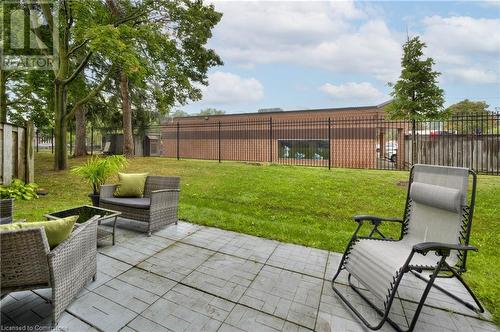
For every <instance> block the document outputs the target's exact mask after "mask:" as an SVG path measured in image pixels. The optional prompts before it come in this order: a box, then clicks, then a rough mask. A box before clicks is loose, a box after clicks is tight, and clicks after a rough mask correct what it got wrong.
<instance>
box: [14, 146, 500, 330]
mask: <svg viewBox="0 0 500 332" xmlns="http://www.w3.org/2000/svg"><path fill="white" fill-rule="evenodd" d="M81 161H82V159H71V160H70V165H76V164H78V163H80V162H81ZM35 165H36V182H37V183H38V184H39V185H40V186H41V187H43V188H45V189H47V190H48V195H46V196H44V197H41V198H40V199H38V200H35V201H30V202H16V215H15V217H16V218H28V219H30V220H33V219H40V218H42V215H43V214H44V213H47V212H51V211H56V210H60V209H63V208H67V207H71V206H75V205H78V204H83V203H88V202H89V200H88V198H87V196H86V195H87V193H88V192H89V188H87V186H86V184H85V183H83V182H82V181H81V180H80V179H79V178H77V177H76V176H73V175H71V174H70V173H69V172H68V171H64V172H54V171H52V170H51V168H52V159H51V155H50V154H48V153H40V154H38V155H37V158H36V161H35ZM127 171H128V172H136V171H141V172H144V171H147V172H149V173H150V174H165V175H179V176H181V177H182V191H181V198H180V211H179V213H180V218H181V219H183V220H187V221H190V222H193V223H197V224H203V225H209V226H215V227H220V228H224V229H229V230H233V231H237V232H242V233H247V234H252V235H257V236H262V237H266V238H271V239H276V240H280V241H284V242H292V243H298V244H303V245H306V246H311V247H316V248H322V249H327V250H333V251H343V250H344V248H345V246H346V244H347V241H348V239H349V237H350V235H351V234H352V232H353V230H354V228H355V224H354V222H352V221H351V217H352V216H353V215H355V214H377V215H382V216H401V215H402V213H403V205H404V199H405V197H406V187H405V186H404V184H403V185H401V183H400V182H401V181H406V180H407V177H408V173H407V172H398V171H375V170H353V169H332V170H328V169H325V168H307V167H290V166H276V165H263V166H258V165H250V164H245V163H236V162H223V163H222V164H219V163H217V162H211V161H195V160H189V161H187V160H182V161H177V160H172V159H164V158H137V159H134V160H132V161H131V163H130V165H129V166H128V168H127ZM499 203H500V177H494V176H480V177H479V186H478V192H477V204H476V213H475V218H474V224H473V227H472V238H471V243H472V244H473V245H475V246H477V247H479V253H472V254H471V255H470V259H469V261H468V267H469V272H468V273H466V275H465V276H466V278H467V280H468V282H469V283H470V285H471V286H472V287H473V289H474V290H475V291H476V293H477V294H478V295H479V297H480V298H481V300H482V301H483V303H484V304H485V305H486V306H487V307H488V309H489V310H490V311H492V312H493V313H494V316H495V321H496V322H497V323H498V322H500V309H498V306H499V305H500V283H499V282H498V280H500V273H499V271H500V259H499V257H500V250H499V248H500V236H499V235H498V233H497V232H498V229H499V228H500V207H499V206H500V204H499ZM388 232H389V234H397V231H396V230H395V229H389V230H388Z"/></svg>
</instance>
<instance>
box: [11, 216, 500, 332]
mask: <svg viewBox="0 0 500 332" xmlns="http://www.w3.org/2000/svg"><path fill="white" fill-rule="evenodd" d="M120 223H121V224H122V225H123V226H127V225H126V224H127V223H126V221H124V220H121V222H120ZM339 260H340V254H338V253H333V252H328V251H324V250H319V249H312V248H307V247H303V246H298V245H293V244H285V243H280V242H277V241H272V240H266V239H261V238H258V237H253V236H249V235H244V234H239V233H234V232H228V231H223V230H220V229H216V228H209V227H202V226H197V225H193V224H189V223H185V222H179V225H177V226H175V225H172V226H169V227H168V228H166V229H164V230H161V231H159V232H157V233H155V234H154V235H153V236H152V237H150V238H148V237H146V236H145V235H144V234H141V233H137V232H134V231H132V230H130V229H125V228H120V229H118V230H117V244H116V245H115V246H111V245H109V244H108V243H106V242H103V243H101V244H100V247H99V254H98V275H97V280H96V281H95V282H93V283H90V284H89V285H88V286H87V288H86V289H85V290H84V291H83V292H82V293H81V294H80V295H79V296H78V298H77V299H76V300H75V301H74V302H73V304H72V305H70V307H69V308H68V309H67V311H66V312H65V313H64V315H63V317H62V319H61V321H60V323H59V325H58V326H57V330H59V331H61V330H64V331H96V330H98V331H99V330H100V331H158V332H161V331H308V330H316V331H363V330H365V329H364V328H363V326H362V325H361V324H360V323H359V322H358V320H357V319H356V318H355V317H354V316H353V315H352V314H351V313H350V311H349V310H348V309H347V308H346V307H345V306H344V305H343V304H342V303H341V302H339V300H338V299H337V297H336V296H335V295H334V293H333V291H332V289H331V286H330V279H331V277H332V276H333V273H334V271H335V270H336V268H337V265H338V262H339ZM345 280H346V279H345V276H344V278H341V280H340V282H345ZM443 282H445V283H443ZM440 283H441V285H446V287H447V288H449V289H457V291H458V292H460V291H462V290H461V288H457V285H456V284H454V283H450V281H449V280H442V281H440ZM339 287H341V288H343V289H344V290H345V293H346V295H347V296H349V297H351V298H352V299H353V301H355V303H357V305H358V306H359V307H360V308H362V310H363V311H364V312H366V314H367V315H369V316H370V317H372V318H374V319H375V318H376V317H377V316H376V314H375V313H374V312H373V310H372V309H370V308H369V307H367V306H366V305H365V304H364V303H363V302H362V300H361V299H359V298H358V297H356V295H355V294H353V292H352V291H350V290H349V288H348V287H346V286H343V285H340V286H339ZM422 287H423V283H422V282H421V281H418V280H417V279H411V278H408V279H406V280H404V287H403V289H402V290H401V291H400V292H399V298H398V299H397V301H395V304H394V306H393V309H392V311H391V317H392V318H393V319H394V320H396V321H398V322H401V323H402V324H406V323H407V321H409V320H410V319H411V317H412V313H413V311H414V309H415V307H416V304H415V299H416V296H418V294H419V292H420V291H421V290H422ZM466 296H467V295H465V294H464V297H466ZM49 297H50V289H45V290H40V291H35V292H30V291H26V292H18V293H12V294H10V295H9V296H7V297H6V298H4V299H3V300H2V302H1V319H2V320H1V324H2V326H1V327H2V330H7V329H8V330H11V331H13V330H16V327H17V330H19V327H24V326H28V327H31V328H32V329H31V330H36V329H38V330H40V327H47V326H48V323H49V315H50V310H51V307H50V305H49V304H48V303H47V301H46V299H47V298H49ZM490 318H491V316H490V315H489V314H485V315H482V316H481V317H479V316H477V315H476V314H474V313H473V312H472V311H470V310H468V309H467V308H465V307H462V306H461V305H460V304H458V303H456V302H455V301H453V300H452V299H450V298H448V297H446V296H444V295H443V294H441V293H440V292H438V291H435V290H433V291H432V293H431V295H430V296H429V299H428V305H427V306H426V307H425V308H424V310H423V312H422V313H421V315H420V320H419V323H418V324H417V327H416V330H417V331H476V332H477V331H498V329H497V327H496V326H495V325H494V324H493V323H491V322H489V321H488V320H490ZM25 330H30V329H29V328H28V329H25ZM382 331H394V330H393V328H392V327H391V326H390V325H388V324H385V325H384V326H383V328H382Z"/></svg>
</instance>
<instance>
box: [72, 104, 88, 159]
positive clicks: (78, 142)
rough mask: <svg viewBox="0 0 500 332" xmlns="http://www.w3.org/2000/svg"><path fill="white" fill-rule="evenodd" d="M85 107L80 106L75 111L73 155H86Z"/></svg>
mask: <svg viewBox="0 0 500 332" xmlns="http://www.w3.org/2000/svg"><path fill="white" fill-rule="evenodd" d="M86 114H87V109H86V108H85V107H84V106H82V107H80V108H79V109H78V111H76V114H75V122H76V125H75V127H76V138H75V152H74V154H73V155H74V156H75V157H83V156H86V155H87V135H86V130H85V129H86V125H87V123H86V119H85V115H86Z"/></svg>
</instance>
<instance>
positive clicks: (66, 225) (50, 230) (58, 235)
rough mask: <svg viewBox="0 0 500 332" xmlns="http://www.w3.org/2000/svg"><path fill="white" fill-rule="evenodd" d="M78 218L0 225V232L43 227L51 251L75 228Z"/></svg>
mask: <svg viewBox="0 0 500 332" xmlns="http://www.w3.org/2000/svg"><path fill="white" fill-rule="evenodd" d="M77 219H78V216H71V217H66V218H62V219H57V220H48V221H35V222H22V223H13V224H7V225H0V231H11V230H16V229H26V228H38V227H43V228H44V230H45V235H46V236H47V240H48V242H49V246H50V248H51V249H54V248H55V247H57V245H58V244H60V243H61V242H63V241H64V240H66V239H67V238H68V237H69V235H70V234H71V232H72V231H73V227H74V226H75V222H76V220H77Z"/></svg>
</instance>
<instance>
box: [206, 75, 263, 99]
mask: <svg viewBox="0 0 500 332" xmlns="http://www.w3.org/2000/svg"><path fill="white" fill-rule="evenodd" d="M208 82H209V85H208V86H203V87H202V88H201V89H202V92H203V99H202V101H201V103H203V104H210V105H223V106H226V105H229V106H230V105H239V104H245V103H252V102H256V101H259V100H261V99H262V98H263V97H264V87H263V86H262V84H261V83H260V82H259V81H258V80H257V79H255V78H242V77H240V76H238V75H235V74H232V73H227V72H222V71H216V72H213V73H210V74H209V75H208Z"/></svg>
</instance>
